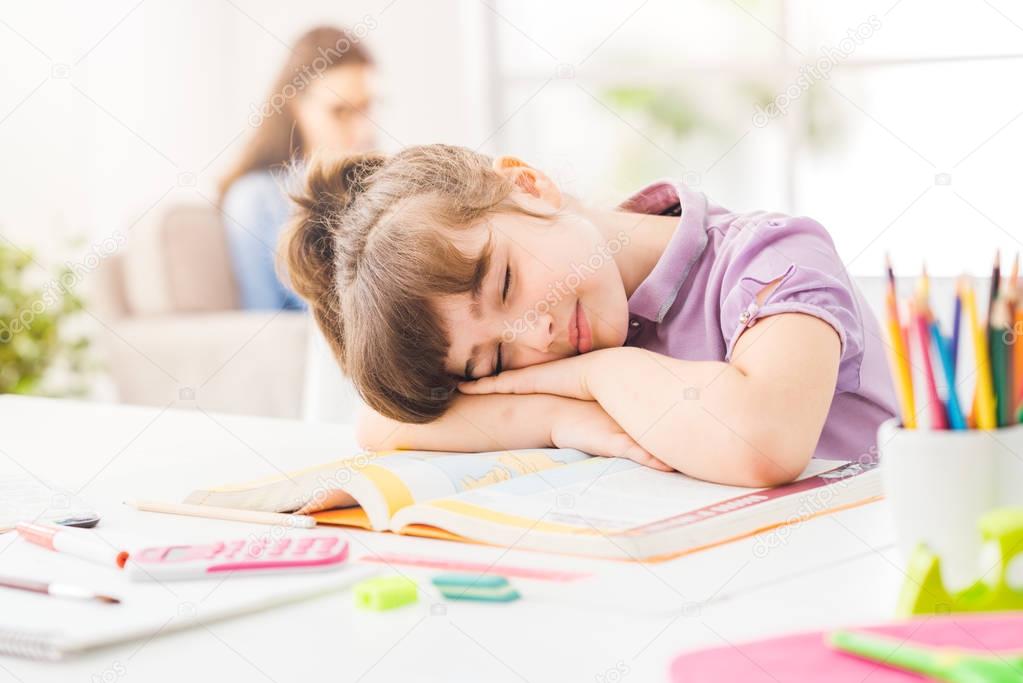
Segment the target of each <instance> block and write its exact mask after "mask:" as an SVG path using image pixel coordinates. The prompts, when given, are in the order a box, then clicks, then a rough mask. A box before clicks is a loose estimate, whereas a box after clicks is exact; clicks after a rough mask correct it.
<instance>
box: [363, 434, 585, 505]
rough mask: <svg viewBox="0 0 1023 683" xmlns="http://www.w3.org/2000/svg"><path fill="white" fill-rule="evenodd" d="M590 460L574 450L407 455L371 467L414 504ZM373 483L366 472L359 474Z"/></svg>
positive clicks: (399, 454)
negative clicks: (398, 485) (382, 472)
mask: <svg viewBox="0 0 1023 683" xmlns="http://www.w3.org/2000/svg"><path fill="white" fill-rule="evenodd" d="M590 457H591V456H589V455H587V454H585V453H583V452H581V451H577V450H574V449H569V448H565V449H558V448H538V449H531V450H515V451H493V452H489V453H441V452H431V451H408V452H404V453H398V454H395V455H392V456H390V457H388V458H386V459H383V460H380V461H377V462H375V463H373V466H374V467H376V468H379V469H381V470H386V471H387V472H389V473H390V474H393V475H394V476H395V477H397V479H399V480H400V481H401V482H402V484H404V486H405V487H406V488H407V490H408V496H409V497H410V498H411V499H412V501H413V502H415V503H420V502H424V501H428V500H433V499H435V498H444V497H447V496H453V495H456V494H459V493H462V492H464V491H470V490H473V489H478V488H482V487H489V486H492V485H495V484H500V483H502V482H508V481H512V480H515V479H517V478H519V477H523V476H526V475H531V474H534V473H537V472H543V471H546V470H550V469H553V468H556V467H561V466H562V465H566V464H568V463H574V462H580V461H584V460H588V459H589V458H590ZM361 474H365V475H366V476H368V477H369V478H371V479H373V478H374V477H373V473H372V472H371V471H369V468H366V470H363V471H362V472H361Z"/></svg>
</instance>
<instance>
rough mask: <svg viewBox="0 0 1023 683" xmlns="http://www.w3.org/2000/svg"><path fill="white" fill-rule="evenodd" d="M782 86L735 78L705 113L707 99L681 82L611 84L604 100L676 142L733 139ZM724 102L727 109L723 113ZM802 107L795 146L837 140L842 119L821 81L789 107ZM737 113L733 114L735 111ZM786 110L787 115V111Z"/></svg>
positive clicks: (823, 144)
mask: <svg viewBox="0 0 1023 683" xmlns="http://www.w3.org/2000/svg"><path fill="white" fill-rule="evenodd" d="M785 87H786V86H785V85H784V84H782V85H780V86H779V84H777V83H774V82H772V81H770V80H768V79H762V80H750V79H736V80H733V81H731V82H730V83H725V84H724V88H725V90H726V91H727V92H726V93H725V95H724V100H725V102H721V101H718V102H716V106H715V109H714V111H706V110H705V109H704V107H706V106H707V105H705V104H704V105H702V106H701V103H705V102H707V98H706V97H701V96H700V95H699V93H694V92H692V91H691V89H690V88H685V87H683V86H671V87H658V86H615V87H610V88H607V89H606V90H605V91H604V96H605V97H606V98H607V100H608V102H609V103H610V104H611V105H612V106H614V107H617V108H620V109H621V110H623V111H634V112H637V113H639V114H641V115H642V116H644V117H646V118H647V120H648V121H649V122H650V124H652V126H653V128H654V129H655V133H666V134H668V135H669V136H670V137H671V138H672V139H673V140H675V141H676V142H682V141H685V140H687V139H689V138H692V137H695V136H698V135H709V136H714V137H721V138H723V139H728V138H733V139H734V138H735V136H737V135H739V134H741V133H742V130H743V129H745V128H747V127H748V126H749V124H750V122H751V117H752V115H753V112H754V111H755V110H756V109H757V108H758V107H759V108H767V107H768V106H769V105H770V104H771V103H772V102H773V101H774V100H775V98H776V97H777V96H778V93H780V92H782V91H784V89H785ZM722 106H726V107H727V109H730V110H731V111H722V110H721V108H722ZM796 108H802V114H803V115H802V117H801V119H800V121H801V124H802V125H801V130H800V131H798V133H799V137H800V138H801V139H800V140H799V142H800V144H805V145H807V146H808V147H810V148H813V149H821V148H824V147H827V146H828V145H829V144H831V143H832V142H833V141H835V140H837V139H839V138H840V133H841V128H840V127H841V120H840V118H839V117H838V115H837V112H836V110H835V107H834V106H833V98H831V97H829V96H828V94H827V92H826V89H825V88H823V87H820V83H814V84H812V85H811V86H810V87H809V88H808V89H807V90H805V91H804V92H803V94H802V96H801V97H800V98H799V100H797V101H795V102H793V103H792V109H796ZM737 113H738V114H739V115H738V116H736V114H737ZM792 113H793V112H792V111H791V110H790V111H789V113H788V115H792Z"/></svg>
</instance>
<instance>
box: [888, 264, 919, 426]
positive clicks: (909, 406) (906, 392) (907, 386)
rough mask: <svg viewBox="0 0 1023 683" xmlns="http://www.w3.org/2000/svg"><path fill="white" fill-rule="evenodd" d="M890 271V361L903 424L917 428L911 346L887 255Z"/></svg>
mask: <svg viewBox="0 0 1023 683" xmlns="http://www.w3.org/2000/svg"><path fill="white" fill-rule="evenodd" d="M885 266H886V268H887V271H888V292H887V295H886V297H885V303H886V310H887V317H888V320H887V321H886V324H887V328H888V361H889V364H890V365H891V370H892V375H893V377H894V378H895V392H896V394H897V396H898V399H899V410H900V411H901V413H902V416H901V417H902V426H903V427H905V428H906V429H916V407H915V405H914V401H913V376H912V374H911V373H910V369H909V347H908V346H907V345H906V338H905V337H904V336H903V331H902V324H901V323H900V322H899V308H898V302H897V300H896V295H895V275H894V272H893V270H892V265H891V261H890V260H889V259H888V257H887V255H886V256H885Z"/></svg>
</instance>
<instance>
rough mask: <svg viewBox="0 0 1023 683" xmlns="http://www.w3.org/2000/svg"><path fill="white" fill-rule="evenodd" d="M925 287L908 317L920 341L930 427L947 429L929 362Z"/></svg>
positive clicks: (929, 348) (914, 302) (929, 350)
mask: <svg viewBox="0 0 1023 683" xmlns="http://www.w3.org/2000/svg"><path fill="white" fill-rule="evenodd" d="M926 291H927V290H926V287H920V288H919V290H918V291H917V295H916V299H915V300H914V301H913V303H912V306H911V307H910V318H911V319H912V321H913V323H914V324H915V328H916V332H917V339H919V341H920V361H921V363H922V364H923V366H924V372H923V375H924V384H925V385H926V388H927V394H926V396H927V406H928V409H929V412H930V415H931V422H930V427H931V429H948V420H947V418H946V415H945V404H944V403H943V402H942V400H941V398H940V397H939V396H938V386H937V383H936V382H935V381H934V366H933V365H932V364H931V344H930V341H931V339H930V337H931V335H930V330H929V329H928V325H927V311H928V308H927V299H926V293H925V292H926Z"/></svg>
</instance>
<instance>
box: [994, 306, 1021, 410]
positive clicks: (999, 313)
mask: <svg viewBox="0 0 1023 683" xmlns="http://www.w3.org/2000/svg"><path fill="white" fill-rule="evenodd" d="M1008 335H1009V308H1008V306H1007V304H1006V302H1005V297H998V298H997V299H995V305H994V306H993V307H992V308H991V322H990V324H989V325H988V342H989V344H990V347H991V377H992V383H993V384H994V391H995V403H996V406H997V409H998V426H999V427H1005V426H1007V425H1010V424H1012V423H1013V422H1015V419H1016V415H1015V411H1014V410H1013V409H1012V404H1013V401H1012V393H1011V391H1012V390H1011V387H1010V386H1009V378H1010V372H1011V367H1010V366H1009V362H1010V360H1011V356H1010V355H1009V345H1008V344H1007V343H1006V342H1007V339H1008Z"/></svg>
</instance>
